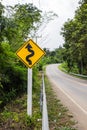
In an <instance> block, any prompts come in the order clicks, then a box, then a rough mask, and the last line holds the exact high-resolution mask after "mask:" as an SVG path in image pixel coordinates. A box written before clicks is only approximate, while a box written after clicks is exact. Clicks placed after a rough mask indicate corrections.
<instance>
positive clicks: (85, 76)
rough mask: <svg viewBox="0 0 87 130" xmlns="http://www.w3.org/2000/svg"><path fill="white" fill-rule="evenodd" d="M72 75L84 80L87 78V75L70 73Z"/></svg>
mask: <svg viewBox="0 0 87 130" xmlns="http://www.w3.org/2000/svg"><path fill="white" fill-rule="evenodd" d="M70 74H72V75H76V76H79V77H83V78H87V75H82V74H75V73H72V72H70Z"/></svg>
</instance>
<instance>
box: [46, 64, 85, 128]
mask: <svg viewBox="0 0 87 130" xmlns="http://www.w3.org/2000/svg"><path fill="white" fill-rule="evenodd" d="M46 74H47V76H48V78H49V80H50V81H51V83H52V84H53V89H54V91H55V92H56V94H57V96H58V97H59V98H60V99H61V101H62V102H63V103H64V105H66V106H67V107H68V108H69V109H70V111H71V112H72V113H73V115H74V117H75V119H76V120H77V121H78V129H79V130H87V80H81V79H78V78H75V77H72V76H69V75H67V74H65V73H63V72H61V71H60V70H58V64H52V65H48V66H47V68H46Z"/></svg>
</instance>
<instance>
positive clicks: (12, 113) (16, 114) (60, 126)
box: [0, 75, 76, 130]
mask: <svg viewBox="0 0 87 130" xmlns="http://www.w3.org/2000/svg"><path fill="white" fill-rule="evenodd" d="M38 77H39V83H40V84H41V79H42V78H41V75H39V76H38ZM40 84H39V85H38V86H37V87H36V88H35V89H33V112H32V113H33V114H32V117H30V116H28V115H27V94H26V93H25V94H22V95H21V96H19V97H17V98H16V99H15V100H13V101H12V102H9V103H8V104H7V105H6V106H5V107H4V109H3V110H2V111H0V130H42V120H41V118H42V114H41V112H40V86H41V85H40ZM45 86H46V95H47V104H48V115H49V126H50V130H76V129H75V121H74V120H73V117H72V115H71V114H70V112H69V111H68V109H67V108H66V107H64V106H63V105H62V104H61V102H60V100H58V99H57V98H56V95H55V93H54V92H53V90H52V87H51V84H50V82H49V81H48V78H47V77H46V76H45Z"/></svg>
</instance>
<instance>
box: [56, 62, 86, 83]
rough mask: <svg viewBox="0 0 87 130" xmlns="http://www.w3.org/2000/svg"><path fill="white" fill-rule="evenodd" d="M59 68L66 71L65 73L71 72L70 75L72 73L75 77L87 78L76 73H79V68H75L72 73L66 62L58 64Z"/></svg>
mask: <svg viewBox="0 0 87 130" xmlns="http://www.w3.org/2000/svg"><path fill="white" fill-rule="evenodd" d="M58 68H59V69H60V70H61V71H63V72H65V73H67V74H69V75H72V76H73V77H77V78H79V79H84V80H87V77H84V76H79V75H76V74H78V72H77V70H73V71H72V72H73V73H72V72H69V71H68V68H67V66H66V64H65V63H62V64H60V65H59V66H58ZM74 71H75V72H74ZM74 73H75V74H74Z"/></svg>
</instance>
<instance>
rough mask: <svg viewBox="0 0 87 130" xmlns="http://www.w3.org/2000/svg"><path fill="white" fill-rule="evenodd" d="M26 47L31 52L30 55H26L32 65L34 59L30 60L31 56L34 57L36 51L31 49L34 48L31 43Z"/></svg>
mask: <svg viewBox="0 0 87 130" xmlns="http://www.w3.org/2000/svg"><path fill="white" fill-rule="evenodd" d="M25 48H27V49H28V51H29V52H31V54H30V55H28V56H26V60H27V62H28V63H29V65H32V61H31V60H30V57H32V56H33V55H34V54H35V53H34V51H33V50H31V49H32V46H31V45H30V44H28V45H27V46H26V47H25Z"/></svg>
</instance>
